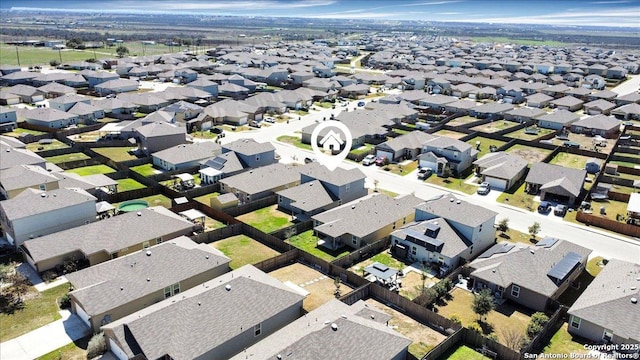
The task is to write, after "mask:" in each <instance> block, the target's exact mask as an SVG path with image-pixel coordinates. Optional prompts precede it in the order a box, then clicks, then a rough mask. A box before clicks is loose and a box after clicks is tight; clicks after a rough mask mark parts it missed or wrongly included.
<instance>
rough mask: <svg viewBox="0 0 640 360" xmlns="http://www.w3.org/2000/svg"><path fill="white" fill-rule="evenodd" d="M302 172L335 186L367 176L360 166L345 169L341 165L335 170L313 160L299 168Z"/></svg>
mask: <svg viewBox="0 0 640 360" xmlns="http://www.w3.org/2000/svg"><path fill="white" fill-rule="evenodd" d="M299 171H300V173H301V174H303V175H306V176H308V177H310V178H313V179H316V180H320V181H321V182H323V183H326V184H331V185H335V186H342V185H346V184H350V183H352V182H354V181H358V180H362V179H364V178H365V177H366V176H365V175H364V173H363V172H362V170H360V169H358V168H352V169H349V170H347V169H343V168H341V167H337V168H335V170H329V169H328V168H327V167H326V166H324V165H322V164H320V163H318V162H311V163H309V164H306V165H304V166H303V167H301V168H300V169H299Z"/></svg>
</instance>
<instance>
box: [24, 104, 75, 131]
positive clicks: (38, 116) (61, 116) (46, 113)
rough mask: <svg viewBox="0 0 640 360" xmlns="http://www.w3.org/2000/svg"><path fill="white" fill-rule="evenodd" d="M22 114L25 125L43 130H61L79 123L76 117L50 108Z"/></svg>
mask: <svg viewBox="0 0 640 360" xmlns="http://www.w3.org/2000/svg"><path fill="white" fill-rule="evenodd" d="M22 114H23V115H24V121H25V122H26V123H27V124H31V125H36V126H40V127H44V128H52V129H62V128H66V127H68V126H71V125H76V124H78V122H79V117H78V115H76V114H72V113H68V112H65V111H60V110H58V109H52V108H40V109H31V110H25V111H24V112H23V113H22Z"/></svg>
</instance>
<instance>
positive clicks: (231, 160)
mask: <svg viewBox="0 0 640 360" xmlns="http://www.w3.org/2000/svg"><path fill="white" fill-rule="evenodd" d="M200 165H202V166H203V167H207V168H212V169H215V170H217V171H220V172H222V173H225V174H229V173H233V172H236V171H240V170H242V169H244V167H243V166H242V162H240V159H239V158H238V155H236V153H235V152H234V151H229V152H226V153H224V154H220V155H218V156H216V157H215V158H213V159H208V160H205V161H201V162H200Z"/></svg>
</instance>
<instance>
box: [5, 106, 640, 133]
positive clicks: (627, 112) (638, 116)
mask: <svg viewBox="0 0 640 360" xmlns="http://www.w3.org/2000/svg"><path fill="white" fill-rule="evenodd" d="M611 115H614V116H615V117H616V118H618V119H622V120H632V119H633V120H640V104H636V103H632V104H626V105H622V106H620V107H618V108H616V109H614V110H613V111H611ZM1 117H2V111H0V118H1ZM0 126H2V124H1V123H0ZM0 131H1V130H0Z"/></svg>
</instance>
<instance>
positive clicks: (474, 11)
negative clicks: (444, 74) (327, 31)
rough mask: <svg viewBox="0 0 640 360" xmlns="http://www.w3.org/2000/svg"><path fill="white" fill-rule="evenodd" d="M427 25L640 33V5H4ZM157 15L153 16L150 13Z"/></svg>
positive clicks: (301, 1)
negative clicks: (500, 25) (599, 28)
mask: <svg viewBox="0 0 640 360" xmlns="http://www.w3.org/2000/svg"><path fill="white" fill-rule="evenodd" d="M52 4H55V5H56V6H57V8H59V9H64V10H92V11H101V12H106V11H111V12H165V13H185V14H202V15H236V16H277V17H307V18H334V19H377V20H427V21H453V22H483V23H511V24H545V25H591V26H614V27H633V28H640V0H408V1H405V0H402V1H400V0H398V1H396V0H263V1H246V0H221V1H202V0H182V1H176V0H138V1H124V0H112V1H107V2H105V1H92V0H84V1H79V0H66V1H55V2H54V1H47V0H2V1H0V8H1V9H9V8H12V7H13V8H35V9H38V8H40V9H42V8H47V9H50V8H52V6H51V5H52ZM150 9H152V10H150Z"/></svg>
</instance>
